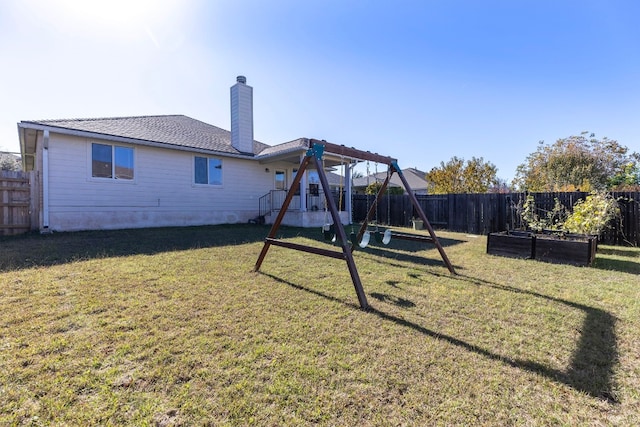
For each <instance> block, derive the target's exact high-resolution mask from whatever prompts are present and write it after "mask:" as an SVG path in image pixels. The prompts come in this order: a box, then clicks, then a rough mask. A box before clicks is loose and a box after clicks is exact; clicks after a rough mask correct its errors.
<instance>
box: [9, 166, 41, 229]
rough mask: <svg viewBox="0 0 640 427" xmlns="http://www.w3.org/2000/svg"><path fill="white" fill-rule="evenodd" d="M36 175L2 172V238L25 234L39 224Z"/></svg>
mask: <svg viewBox="0 0 640 427" xmlns="http://www.w3.org/2000/svg"><path fill="white" fill-rule="evenodd" d="M35 174H36V172H15V171H0V236H8V235H13V234H20V233H25V232H27V231H30V230H31V229H32V226H35V224H37V204H36V201H37V196H38V191H37V189H36V183H37V180H36V179H35V177H36V175H35ZM34 215H36V216H34Z"/></svg>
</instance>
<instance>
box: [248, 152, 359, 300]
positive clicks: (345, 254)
mask: <svg viewBox="0 0 640 427" xmlns="http://www.w3.org/2000/svg"><path fill="white" fill-rule="evenodd" d="M323 152H324V146H323V145H321V144H316V145H313V146H312V147H311V148H310V149H309V151H308V152H307V155H306V156H305V158H304V159H303V160H302V162H301V163H300V167H299V168H298V173H297V174H296V177H295V179H294V181H293V183H292V184H291V188H290V189H289V192H288V193H287V196H286V198H285V200H284V202H283V204H282V207H281V208H280V212H279V213H278V216H277V217H276V219H275V221H274V222H273V226H272V227H271V231H270V232H269V234H268V236H267V238H266V239H265V242H264V246H263V247H262V250H261V251H260V255H259V256H258V260H257V261H256V265H255V267H254V271H258V270H260V266H261V265H262V262H263V261H264V258H265V257H266V256H267V252H268V251H269V247H270V246H271V245H272V244H273V245H277V246H281V247H286V248H289V249H295V250H299V251H303V252H308V253H314V254H317V255H323V256H328V257H332V258H340V259H344V260H345V261H346V263H347V267H348V269H349V274H350V275H351V280H352V282H353V287H354V288H355V291H356V295H357V296H358V302H359V303H360V307H361V308H362V309H363V310H366V309H368V308H369V303H368V301H367V296H366V295H365V293H364V288H363V287H362V282H361V281H360V275H359V274H358V269H357V268H356V263H355V261H354V259H353V254H352V253H351V246H350V244H349V241H348V239H347V233H346V232H345V230H344V226H343V225H342V221H341V220H340V214H339V212H338V208H337V207H336V203H335V200H333V196H332V195H331V192H330V189H329V182H328V180H327V176H326V174H325V171H324V169H323V168H322V162H321V159H322V155H323ZM311 161H313V162H314V165H315V167H316V169H317V171H318V177H319V178H320V183H321V184H322V189H323V191H324V195H325V199H326V200H327V204H328V208H329V211H330V212H331V217H332V219H333V224H334V227H335V230H336V233H337V238H338V239H339V241H340V245H341V247H342V252H338V251H329V250H326V249H319V248H315V247H311V246H305V245H300V244H295V243H290V242H282V241H280V240H278V239H276V238H275V236H276V233H277V232H278V229H279V228H280V224H281V223H282V220H283V218H284V215H285V213H286V211H287V209H288V207H289V204H290V203H291V200H292V199H293V195H294V194H295V189H296V188H298V185H299V184H300V180H301V178H302V176H303V175H304V172H305V170H306V169H307V167H308V166H309V163H310V162H311Z"/></svg>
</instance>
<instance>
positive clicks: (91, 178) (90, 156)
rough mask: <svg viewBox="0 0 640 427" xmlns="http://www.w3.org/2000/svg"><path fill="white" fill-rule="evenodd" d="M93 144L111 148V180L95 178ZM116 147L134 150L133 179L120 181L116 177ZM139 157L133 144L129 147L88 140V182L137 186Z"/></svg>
mask: <svg viewBox="0 0 640 427" xmlns="http://www.w3.org/2000/svg"><path fill="white" fill-rule="evenodd" d="M93 144H100V145H108V146H110V147H111V162H112V165H111V174H112V176H111V178H106V177H100V176H93ZM115 147H122V148H130V149H131V150H133V179H126V178H123V179H118V178H116V177H115V167H116V158H115ZM137 156H138V150H136V147H135V146H134V145H131V144H128V145H123V144H115V143H113V142H111V141H109V143H108V144H105V143H104V141H100V140H87V180H88V181H93V182H109V183H112V182H113V183H118V185H120V184H136V182H137V180H138V171H137V170H136V169H137V165H138V158H137Z"/></svg>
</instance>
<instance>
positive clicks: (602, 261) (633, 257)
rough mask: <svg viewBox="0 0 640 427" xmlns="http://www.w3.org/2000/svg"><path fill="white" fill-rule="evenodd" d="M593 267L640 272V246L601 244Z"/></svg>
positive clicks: (633, 272)
mask: <svg viewBox="0 0 640 427" xmlns="http://www.w3.org/2000/svg"><path fill="white" fill-rule="evenodd" d="M611 257H617V258H611ZM593 267H594V268H598V269H601V270H615V271H619V272H622V273H631V274H640V252H638V248H626V247H615V248H613V247H602V246H600V247H599V248H598V254H597V256H596V260H595V262H594V263H593Z"/></svg>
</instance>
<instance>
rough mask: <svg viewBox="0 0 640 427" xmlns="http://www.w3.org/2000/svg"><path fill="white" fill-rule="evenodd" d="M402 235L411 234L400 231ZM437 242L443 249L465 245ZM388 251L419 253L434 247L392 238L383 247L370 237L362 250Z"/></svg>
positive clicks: (461, 241)
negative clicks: (367, 244) (368, 242)
mask: <svg viewBox="0 0 640 427" xmlns="http://www.w3.org/2000/svg"><path fill="white" fill-rule="evenodd" d="M402 234H411V233H407V232H404V231H402ZM416 235H417V236H421V237H428V235H426V234H416ZM438 241H439V242H440V245H441V246H442V247H443V248H444V249H445V251H446V248H447V247H449V246H454V245H458V244H460V243H466V242H467V241H466V240H458V239H448V238H444V237H440V236H438ZM387 248H388V249H393V250H398V251H403V252H420V251H423V250H425V249H432V248H434V249H435V245H434V244H433V243H425V242H416V241H412V240H403V239H394V238H393V237H392V238H391V242H389V244H388V245H383V244H382V243H381V242H376V241H374V238H373V236H372V237H371V244H370V245H369V246H367V247H366V248H365V249H363V250H364V251H365V252H366V251H369V250H380V251H385V250H387ZM358 250H362V249H360V248H358Z"/></svg>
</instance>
